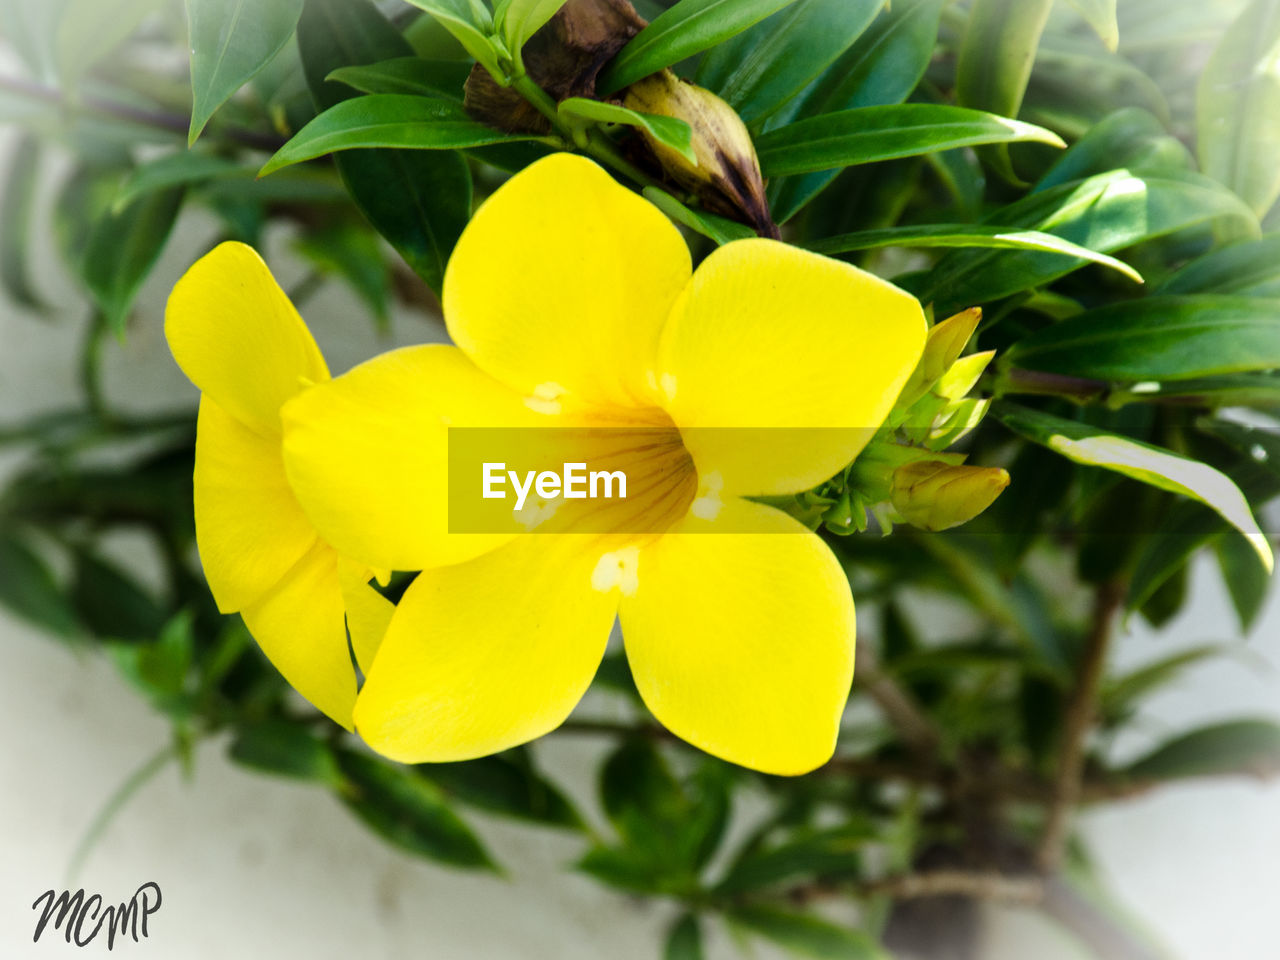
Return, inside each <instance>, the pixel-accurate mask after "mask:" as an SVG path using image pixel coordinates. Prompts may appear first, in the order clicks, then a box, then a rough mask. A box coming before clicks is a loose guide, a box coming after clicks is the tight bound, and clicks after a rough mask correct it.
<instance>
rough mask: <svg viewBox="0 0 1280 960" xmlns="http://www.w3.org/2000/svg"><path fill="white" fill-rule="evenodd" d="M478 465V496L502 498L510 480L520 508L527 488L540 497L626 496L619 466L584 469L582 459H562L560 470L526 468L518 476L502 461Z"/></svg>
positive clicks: (527, 493)
mask: <svg viewBox="0 0 1280 960" xmlns="http://www.w3.org/2000/svg"><path fill="white" fill-rule="evenodd" d="M482 469H483V476H484V481H483V482H484V489H483V493H482V494H481V496H483V497H484V499H486V500H504V499H506V497H507V490H506V484H507V482H508V481H510V483H511V489H512V491H513V492H514V493H515V496H516V503H515V508H516V509H517V510H523V509H524V503H525V500H526V499H527V498H528V496H529V491H530V490H532V491H533V492H534V493H535V494H537V496H538V498H539V499H540V500H554V499H556V498H557V497H563V498H564V499H565V500H600V499H604V500H612V499H614V498H615V496H616V497H617V498H618V499H621V500H625V499H626V498H627V475H626V473H624V472H623V471H621V470H591V471H588V470H587V465H586V464H585V463H566V464H565V465H564V466H563V467H562V468H561V472H560V473H556V472H554V471H552V470H541V471H538V470H526V471H524V476H523V478H522V477H521V474H520V471H518V470H508V469H507V465H506V464H505V463H486V464H484V465H483V468H482ZM522 479H523V482H521V481H522ZM615 489H616V491H617V492H616V493H615V492H614V491H615Z"/></svg>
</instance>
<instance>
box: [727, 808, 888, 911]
mask: <svg viewBox="0 0 1280 960" xmlns="http://www.w3.org/2000/svg"><path fill="white" fill-rule="evenodd" d="M874 836H875V835H874V833H873V832H872V831H871V830H870V828H869V826H868V825H867V824H851V825H849V826H843V827H833V828H829V829H824V830H812V829H806V830H802V831H800V832H798V833H797V834H796V835H794V836H791V837H788V838H787V839H786V840H784V841H782V842H781V843H776V844H773V845H770V846H751V847H748V848H747V849H746V850H745V851H744V853H743V855H741V856H740V857H739V858H738V859H737V860H736V861H734V863H732V864H731V865H730V866H729V868H728V870H727V871H726V872H725V875H724V878H723V879H722V880H721V881H720V882H719V883H718V884H717V885H716V891H717V892H718V893H724V894H739V893H747V892H751V891H758V890H763V889H767V888H769V887H774V886H777V885H778V884H781V883H784V882H786V881H794V880H796V879H797V878H801V877H824V878H828V879H832V878H835V879H846V878H850V877H854V876H856V875H857V874H858V872H859V870H860V869H861V865H862V860H861V857H860V855H859V853H860V851H861V850H862V848H863V847H864V846H865V845H866V844H867V842H868V841H869V840H872V839H874Z"/></svg>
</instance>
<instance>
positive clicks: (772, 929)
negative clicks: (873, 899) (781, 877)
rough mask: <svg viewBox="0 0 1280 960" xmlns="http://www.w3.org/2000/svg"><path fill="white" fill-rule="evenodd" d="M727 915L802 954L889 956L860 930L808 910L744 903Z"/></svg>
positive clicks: (835, 959) (866, 959) (831, 958)
mask: <svg viewBox="0 0 1280 960" xmlns="http://www.w3.org/2000/svg"><path fill="white" fill-rule="evenodd" d="M728 919H729V921H730V922H731V923H733V924H735V925H737V926H740V927H744V928H745V929H747V930H749V931H750V932H751V933H754V934H756V935H758V936H761V937H764V938H765V939H766V940H770V941H772V942H774V943H776V944H778V945H779V946H781V947H784V948H786V949H787V950H790V951H791V952H792V953H795V954H797V955H799V956H802V957H813V958H815V960H890V957H889V955H888V954H887V953H885V952H884V950H883V949H881V947H880V945H879V944H877V943H876V941H875V940H874V939H873V938H872V937H870V936H869V935H867V934H865V933H863V932H862V931H861V930H853V929H850V928H847V927H841V926H837V925H836V924H834V923H831V922H830V921H828V920H820V919H819V918H817V917H815V916H812V915H810V914H806V913H794V912H792V911H790V910H783V909H781V908H779V907H772V906H747V907H738V908H736V909H734V910H732V911H731V912H730V913H729V914H728Z"/></svg>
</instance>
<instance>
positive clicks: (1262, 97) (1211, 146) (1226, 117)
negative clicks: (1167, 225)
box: [1196, 0, 1280, 216]
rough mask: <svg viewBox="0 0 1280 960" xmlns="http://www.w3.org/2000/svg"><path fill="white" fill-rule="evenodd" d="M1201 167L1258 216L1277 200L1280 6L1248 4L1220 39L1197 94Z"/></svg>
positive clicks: (1278, 0) (1260, 1)
mask: <svg viewBox="0 0 1280 960" xmlns="http://www.w3.org/2000/svg"><path fill="white" fill-rule="evenodd" d="M1196 126H1197V138H1196V140H1197V144H1198V145H1199V151H1200V167H1201V169H1202V170H1204V172H1205V173H1207V174H1208V175H1209V176H1211V177H1214V178H1216V179H1218V180H1220V181H1222V182H1223V183H1225V184H1226V185H1227V186H1228V187H1230V188H1231V189H1232V190H1234V191H1235V192H1236V193H1237V194H1239V195H1240V197H1241V198H1243V199H1244V201H1245V202H1246V203H1247V204H1249V206H1250V207H1252V208H1253V210H1254V211H1256V212H1257V214H1258V215H1259V216H1262V215H1263V214H1265V213H1266V212H1267V211H1268V210H1270V209H1271V207H1272V205H1273V204H1274V203H1275V202H1276V198H1277V197H1280V0H1253V2H1252V3H1251V4H1249V6H1248V7H1247V8H1246V9H1245V11H1244V12H1243V13H1241V14H1240V16H1239V17H1238V18H1237V19H1236V21H1235V22H1234V23H1233V24H1232V25H1231V26H1230V28H1229V29H1228V30H1227V32H1226V33H1225V34H1224V35H1223V37H1222V39H1221V40H1220V41H1219V43H1218V46H1217V48H1216V49H1215V50H1214V51H1213V55H1212V56H1211V57H1210V58H1209V63H1208V64H1207V65H1206V66H1205V68H1204V72H1203V73H1201V75H1200V83H1199V87H1198V88H1197V92H1196Z"/></svg>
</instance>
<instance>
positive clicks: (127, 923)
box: [31, 881, 161, 950]
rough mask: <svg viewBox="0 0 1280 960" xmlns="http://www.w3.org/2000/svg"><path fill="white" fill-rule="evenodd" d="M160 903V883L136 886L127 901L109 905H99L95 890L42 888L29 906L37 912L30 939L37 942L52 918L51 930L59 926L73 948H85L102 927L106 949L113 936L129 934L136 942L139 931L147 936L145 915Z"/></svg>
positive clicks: (101, 903)
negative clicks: (92, 892)
mask: <svg viewBox="0 0 1280 960" xmlns="http://www.w3.org/2000/svg"><path fill="white" fill-rule="evenodd" d="M160 902H161V897H160V885H159V884H157V883H155V882H152V881H148V882H147V883H144V884H143V885H142V886H140V887H139V888H138V889H137V890H136V891H134V894H133V896H132V897H130V898H129V899H128V900H126V901H124V902H123V903H119V904H114V905H112V906H109V907H104V906H103V905H104V904H105V903H106V901H105V900H103V899H102V897H101V895H99V894H96V893H94V894H91V895H90V896H89V897H88V898H86V897H85V895H84V890H77V891H76V892H75V893H71V892H70V891H68V890H63V891H62V892H61V893H57V892H56V891H54V890H46V891H45V892H44V893H42V894H40V896H38V897H36V902H35V903H33V904H32V905H31V909H32V910H39V911H41V912H40V918H39V919H38V920H37V921H36V932H35V936H33V937H32V938H31V941H32V943H38V942H39V940H40V935H41V934H42V933H44V931H45V928H46V927H47V926H48V924H49V921H50V920H52V921H53V929H55V930H58V929H61V930H62V932H63V935H64V936H65V937H66V941H67V943H74V944H75V945H76V946H77V947H87V946H88V945H89V944H90V943H92V942H93V941H94V939H95V938H96V937H97V936H98V935H99V934H100V933H102V932H103V928H104V927H105V928H106V934H107V949H108V950H110V949H111V948H112V947H114V946H115V942H116V937H117V936H119V937H120V939H121V941H123V940H124V938H125V936H131V937H133V942H134V943H137V942H138V940H139V933H141V935H142V936H143V937H145V936H147V935H148V934H147V918H148V917H150V916H151V915H152V914H153V913H155V912H156V911H157V910H159V909H160ZM42 904H43V906H42ZM88 924H92V926H91V927H90V926H88Z"/></svg>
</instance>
